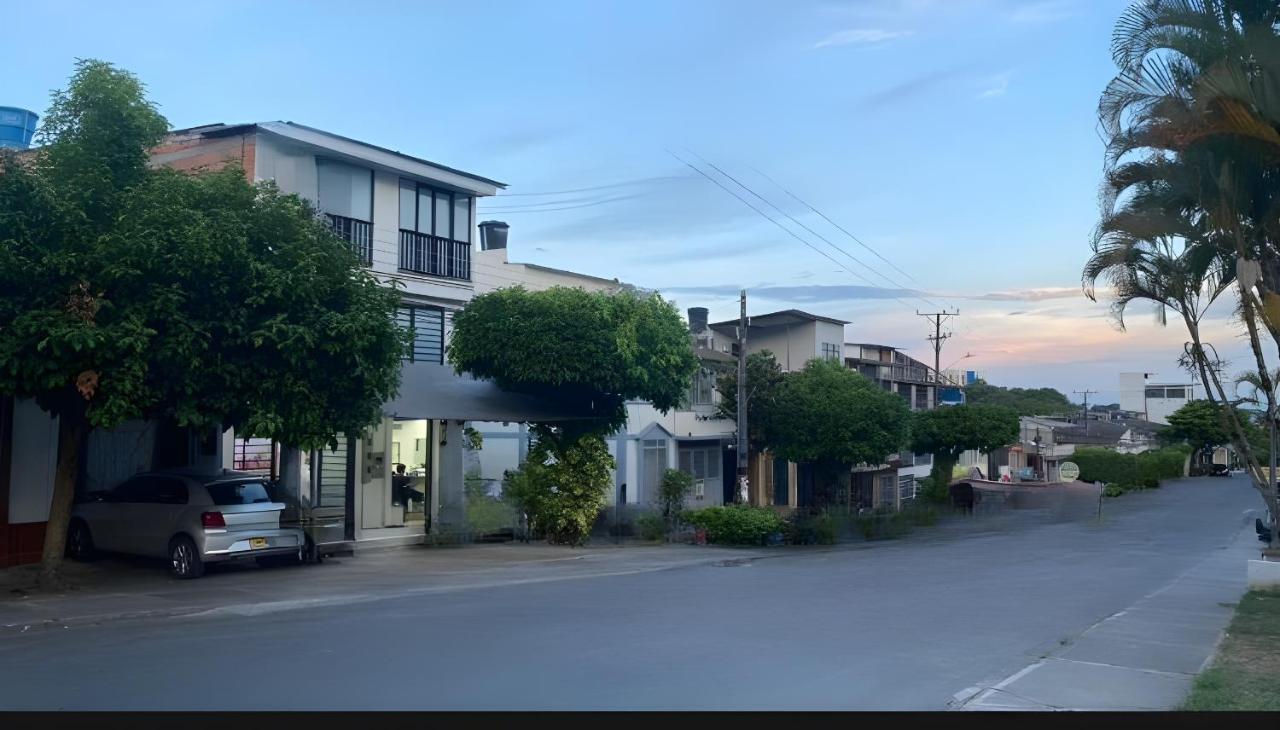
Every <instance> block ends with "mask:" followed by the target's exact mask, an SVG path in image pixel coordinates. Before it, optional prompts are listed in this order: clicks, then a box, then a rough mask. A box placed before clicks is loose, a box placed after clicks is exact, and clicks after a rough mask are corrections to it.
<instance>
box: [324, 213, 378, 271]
mask: <svg viewBox="0 0 1280 730" xmlns="http://www.w3.org/2000/svg"><path fill="white" fill-rule="evenodd" d="M324 217H325V219H326V220H327V221H328V223H329V228H330V229H331V230H332V231H333V233H334V235H336V236H337V237H338V238H341V239H342V240H344V241H346V242H347V243H349V244H351V248H352V249H354V250H355V252H356V255H357V256H359V257H360V263H362V264H364V265H365V266H372V265H373V225H372V224H370V223H369V222H368V221H362V220H357V219H355V218H347V217H346V216H341V215H334V214H332V213H325V214H324Z"/></svg>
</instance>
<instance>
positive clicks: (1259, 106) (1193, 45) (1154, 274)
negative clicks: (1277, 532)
mask: <svg viewBox="0 0 1280 730" xmlns="http://www.w3.org/2000/svg"><path fill="white" fill-rule="evenodd" d="M1278 22H1280V2H1277V0H1142V1H1141V2H1137V3H1135V4H1134V5H1132V6H1131V7H1130V8H1129V9H1128V10H1127V11H1126V12H1125V13H1124V14H1123V15H1122V16H1121V18H1120V20H1119V21H1118V22H1117V24H1116V28H1115V33H1114V35H1113V41H1112V55H1113V58H1114V60H1115V62H1116V65H1117V66H1118V67H1119V73H1118V74H1117V76H1116V77H1115V78H1114V79H1113V80H1112V81H1111V83H1109V84H1108V85H1107V88H1106V90H1105V91H1104V92H1103V95H1102V99H1101V101H1100V102H1099V107H1098V114H1099V121H1100V124H1101V128H1102V130H1103V132H1104V134H1105V135H1106V136H1107V140H1108V142H1107V154H1106V180H1105V182H1104V185H1103V191H1102V202H1103V218H1102V221H1101V223H1100V224H1099V226H1098V230H1097V232H1096V233H1095V236H1094V240H1093V249H1094V255H1093V256H1092V257H1091V258H1090V260H1089V262H1088V264H1087V265H1086V267H1085V270H1084V277H1083V278H1084V285H1085V292H1086V294H1087V295H1089V296H1091V297H1092V296H1094V294H1095V286H1096V283H1097V281H1098V280H1099V279H1100V278H1103V279H1105V280H1106V281H1108V282H1110V283H1111V284H1112V286H1113V287H1114V290H1115V294H1116V302H1115V305H1114V306H1113V311H1114V312H1115V314H1116V316H1117V320H1118V321H1119V322H1120V323H1121V325H1122V326H1123V315H1124V311H1125V308H1126V307H1127V306H1128V305H1129V304H1130V303H1132V302H1134V301H1137V300H1147V301H1151V302H1154V303H1155V304H1156V306H1157V314H1158V317H1159V318H1160V320H1161V322H1164V321H1166V318H1167V312H1168V311H1174V312H1176V313H1177V314H1178V315H1180V316H1181V318H1182V320H1183V323H1184V325H1185V326H1186V327H1187V330H1188V333H1189V334H1190V335H1191V339H1192V341H1191V343H1190V344H1189V349H1188V354H1189V355H1190V356H1191V360H1192V362H1193V364H1194V367H1195V368H1196V369H1197V370H1198V371H1199V372H1200V374H1201V376H1202V380H1203V382H1204V383H1205V384H1206V392H1207V394H1208V395H1209V398H1210V400H1216V401H1218V402H1220V403H1222V404H1223V405H1227V406H1229V405H1230V399H1229V398H1228V397H1227V394H1226V390H1225V388H1224V384H1223V383H1222V382H1221V380H1220V379H1219V378H1218V375H1217V372H1216V368H1214V367H1212V363H1211V362H1210V360H1209V358H1208V356H1207V355H1206V352H1205V347H1204V343H1203V342H1202V341H1201V339H1200V320H1201V318H1202V317H1203V314H1204V311H1205V309H1206V308H1207V307H1208V306H1209V305H1211V304H1212V303H1213V301H1214V300H1215V299H1217V298H1218V297H1219V296H1220V295H1221V294H1223V293H1224V292H1225V291H1226V290H1227V289H1228V288H1231V285H1232V284H1234V287H1233V288H1234V291H1235V294H1236V295H1237V297H1238V300H1237V309H1236V312H1237V314H1238V315H1239V318H1240V320H1241V322H1242V324H1243V325H1244V327H1245V329H1246V330H1247V332H1248V335H1249V343H1250V347H1251V349H1252V351H1253V354H1254V359H1255V365H1256V369H1257V372H1256V378H1257V381H1258V383H1259V384H1260V386H1262V387H1261V389H1260V390H1261V392H1263V393H1264V394H1265V396H1266V398H1267V400H1268V407H1269V408H1270V407H1272V406H1274V402H1273V401H1274V383H1275V382H1276V381H1275V380H1274V379H1273V373H1271V372H1270V371H1269V369H1268V368H1267V365H1266V361H1265V357H1264V353H1263V349H1262V343H1261V341H1260V339H1259V326H1261V327H1262V328H1265V329H1266V331H1267V332H1268V334H1269V335H1270V336H1271V339H1272V341H1273V344H1274V345H1276V346H1277V347H1280V247H1278V246H1277V243H1278V242H1280V36H1277V23H1278ZM1210 386H1212V387H1210ZM1221 411H1222V412H1223V413H1224V414H1227V415H1224V418H1227V419H1228V421H1230V426H1231V428H1230V431H1231V432H1232V433H1233V434H1234V438H1233V441H1235V442H1236V444H1235V445H1236V447H1237V450H1238V451H1239V452H1240V453H1241V454H1242V455H1244V456H1245V457H1246V461H1247V463H1248V465H1249V467H1250V469H1249V471H1250V474H1251V475H1253V477H1254V485H1255V487H1257V488H1258V490H1259V492H1260V493H1261V494H1262V496H1263V498H1264V499H1265V500H1266V501H1267V503H1268V505H1269V506H1270V507H1271V509H1272V512H1273V513H1275V512H1276V504H1275V503H1276V494H1275V489H1274V487H1273V486H1272V485H1271V483H1270V482H1269V480H1266V481H1264V479H1263V478H1262V474H1261V470H1260V468H1259V464H1258V462H1257V459H1256V458H1254V456H1253V452H1252V450H1251V449H1250V448H1249V442H1248V438H1247V429H1246V428H1245V424H1243V423H1241V422H1240V419H1239V416H1238V415H1236V409H1234V408H1231V407H1226V408H1223V409H1221Z"/></svg>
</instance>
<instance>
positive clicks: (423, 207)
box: [416, 187, 435, 236]
mask: <svg viewBox="0 0 1280 730" xmlns="http://www.w3.org/2000/svg"><path fill="white" fill-rule="evenodd" d="M434 206H435V203H434V202H432V200H431V188H422V187H420V188H418V227H417V229H416V230H417V231H418V233H425V234H427V235H428V236H429V235H431V214H432V211H433V210H434V209H435V208H434Z"/></svg>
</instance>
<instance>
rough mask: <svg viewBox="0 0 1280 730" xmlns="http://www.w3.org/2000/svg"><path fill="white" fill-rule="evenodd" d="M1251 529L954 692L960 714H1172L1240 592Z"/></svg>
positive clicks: (1252, 550) (1252, 545)
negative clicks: (1160, 583) (1015, 666)
mask: <svg viewBox="0 0 1280 730" xmlns="http://www.w3.org/2000/svg"><path fill="white" fill-rule="evenodd" d="M1257 545H1258V543H1257V539H1256V536H1255V535H1254V534H1253V530H1252V529H1244V528H1242V529H1241V530H1240V532H1239V534H1238V535H1237V536H1236V539H1235V540H1234V541H1232V542H1231V543H1230V544H1229V545H1227V546H1225V547H1224V548H1222V549H1220V550H1218V551H1216V552H1215V553H1213V554H1211V555H1209V556H1208V557H1206V558H1205V559H1203V560H1201V561H1200V562H1198V563H1196V564H1195V565H1194V566H1192V567H1191V569H1190V570H1188V571H1186V572H1185V573H1183V574H1182V575H1181V576H1179V577H1178V578H1177V579H1176V580H1174V581H1173V582H1171V583H1169V584H1168V585H1166V586H1164V587H1163V588H1160V589H1159V590H1157V591H1154V592H1153V593H1151V594H1149V595H1147V596H1145V597H1143V598H1142V599H1140V600H1138V601H1137V602H1135V603H1134V604H1133V605H1131V606H1129V607H1128V608H1126V609H1125V610H1122V611H1119V612H1117V613H1115V614H1113V615H1111V616H1108V617H1107V618H1105V619H1103V620H1101V621H1099V622H1098V623H1096V624H1094V625H1093V626H1091V627H1090V628H1089V629H1087V630H1086V631H1084V632H1083V633H1081V634H1080V635H1078V636H1075V637H1072V638H1071V639H1069V640H1068V639H1064V640H1062V641H1061V642H1060V643H1059V645H1057V646H1053V647H1049V648H1047V649H1046V651H1045V653H1044V654H1043V655H1042V656H1041V657H1040V660H1039V661H1036V662H1034V663H1032V664H1030V665H1028V666H1026V667H1024V668H1023V669H1021V670H1019V671H1017V672H1015V673H1014V674H1012V675H1010V676H1008V677H1006V678H1005V679H1003V680H1001V681H999V682H995V683H992V684H990V685H988V686H983V687H973V688H970V689H968V690H965V691H964V692H961V693H959V694H957V695H956V702H955V704H954V707H955V709H960V710H970V711H972V710H978V711H983V710H1014V711H1043V710H1107V711H1126V710H1173V709H1177V708H1178V707H1179V706H1180V705H1181V704H1182V702H1183V700H1184V699H1185V698H1186V696H1187V693H1188V692H1189V691H1190V689H1191V684H1192V682H1193V680H1194V679H1195V676H1196V674H1198V673H1199V672H1200V671H1201V670H1203V669H1204V668H1205V667H1206V666H1208V664H1209V662H1210V660H1211V659H1212V657H1213V654H1214V651H1215V650H1216V649H1217V646H1218V643H1219V641H1220V640H1221V638H1222V635H1223V631H1224V630H1225V629H1226V627H1227V624H1228V623H1229V622H1230V621H1231V615H1232V612H1233V610H1234V607H1235V602H1236V601H1238V600H1239V599H1240V596H1241V595H1243V593H1244V590H1245V564H1246V560H1247V559H1248V558H1250V557H1253V555H1254V554H1256V553H1257V550H1258V548H1257Z"/></svg>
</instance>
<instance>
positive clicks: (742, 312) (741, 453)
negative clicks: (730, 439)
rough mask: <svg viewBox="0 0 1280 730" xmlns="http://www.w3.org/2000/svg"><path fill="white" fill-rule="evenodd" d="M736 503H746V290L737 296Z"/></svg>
mask: <svg viewBox="0 0 1280 730" xmlns="http://www.w3.org/2000/svg"><path fill="white" fill-rule="evenodd" d="M738 304H739V311H738V444H737V451H738V454H737V455H738V495H737V496H738V503H739V504H746V502H747V494H748V490H747V290H746V289H743V290H742V292H741V293H740V294H739V296H738Z"/></svg>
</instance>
